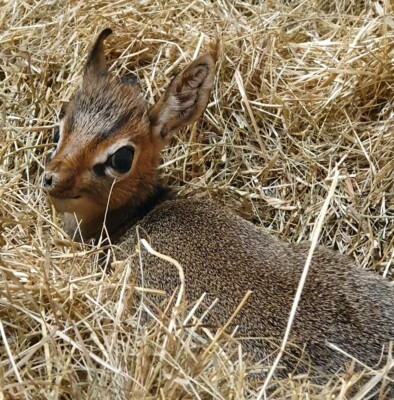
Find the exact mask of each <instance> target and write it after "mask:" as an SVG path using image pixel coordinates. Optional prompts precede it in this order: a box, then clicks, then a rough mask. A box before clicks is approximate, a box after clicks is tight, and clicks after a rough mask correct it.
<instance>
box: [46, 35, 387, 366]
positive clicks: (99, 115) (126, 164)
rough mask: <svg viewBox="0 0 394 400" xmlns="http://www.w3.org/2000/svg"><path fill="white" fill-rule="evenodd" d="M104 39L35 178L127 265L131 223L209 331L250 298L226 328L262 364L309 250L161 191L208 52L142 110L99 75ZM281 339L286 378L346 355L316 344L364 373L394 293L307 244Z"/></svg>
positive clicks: (208, 77)
mask: <svg viewBox="0 0 394 400" xmlns="http://www.w3.org/2000/svg"><path fill="white" fill-rule="evenodd" d="M110 33H111V31H110V30H109V29H107V30H104V31H103V32H102V33H101V34H100V36H99V37H98V39H97V41H96V42H95V44H94V46H93V48H92V50H91V52H90V55H89V57H88V61H87V64H86V67H85V70H84V76H83V81H82V84H81V86H80V88H79V89H78V91H77V92H76V93H75V95H74V97H73V99H72V100H71V102H70V104H69V105H68V106H67V108H66V110H65V113H64V116H63V117H62V119H61V121H60V127H59V133H58V134H57V135H56V137H55V139H56V140H57V141H58V143H57V150H56V154H55V156H54V158H53V159H52V161H51V162H50V163H49V165H48V166H47V171H46V176H45V186H46V188H47V190H48V192H49V194H50V196H51V198H52V201H53V203H54V205H55V207H56V208H57V210H58V211H60V212H63V213H64V215H65V223H66V226H67V227H68V230H69V231H70V232H71V233H73V231H74V230H75V228H76V224H75V218H74V217H73V216H72V215H75V216H76V220H77V221H78V223H80V225H79V230H80V233H81V237H82V238H83V240H88V239H90V238H97V237H98V236H99V235H100V233H101V231H102V226H103V223H104V219H105V216H106V220H105V225H106V228H107V232H108V234H109V236H110V238H111V239H112V241H113V242H117V244H118V245H119V246H120V248H122V249H123V254H125V255H126V256H127V255H131V254H133V252H134V249H135V246H136V244H137V234H136V227H137V226H139V227H140V229H139V232H140V234H141V235H142V236H143V237H145V238H147V239H148V240H149V241H150V243H151V245H152V247H153V248H154V249H156V250H157V251H159V252H161V253H164V254H168V255H170V256H171V257H172V258H175V259H176V260H178V261H179V263H180V264H181V266H182V268H183V270H184V273H185V293H186V299H187V301H188V302H193V301H195V300H197V299H199V298H200V296H201V295H202V294H203V293H205V292H206V293H207V297H206V303H207V304H209V303H210V302H211V301H212V300H214V299H216V298H218V299H219V301H218V303H217V305H216V306H215V307H214V308H213V310H212V312H211V313H210V317H209V320H207V322H209V323H212V324H215V325H216V326H218V327H219V326H220V325H221V324H224V323H225V322H226V321H227V320H228V318H229V317H230V315H231V314H232V313H233V312H234V310H235V309H236V308H237V306H238V305H239V303H240V301H241V300H242V299H243V297H244V295H245V293H246V292H247V291H248V290H251V291H252V294H251V296H250V297H249V298H248V300H247V302H246V304H245V305H244V307H243V308H242V310H241V311H240V313H239V314H238V315H237V317H236V319H235V321H234V324H239V330H238V333H239V336H245V337H248V338H250V337H257V338H260V340H253V339H247V340H244V341H243V343H244V347H245V349H246V350H248V351H249V352H250V353H251V354H253V355H255V356H256V357H258V358H262V357H266V356H268V355H270V354H271V352H272V351H274V350H275V349H276V347H275V346H274V345H273V344H272V343H273V342H275V340H279V339H281V338H282V337H283V334H284V331H285V327H286V324H287V320H288V316H289V312H290V309H291V305H292V303H293V300H294V296H295V293H296V289H297V286H298V283H299V280H300V276H301V272H302V270H303V267H304V264H305V261H306V257H307V253H308V250H309V245H291V244H287V243H283V242H280V241H277V240H275V239H273V238H272V237H270V236H267V235H265V234H263V233H262V232H261V231H260V230H259V229H258V228H257V227H255V226H254V225H252V224H251V223H249V222H247V221H244V220H242V219H241V218H239V217H236V216H234V215H233V214H231V213H230V212H228V211H226V210H225V209H223V208H222V207H220V206H218V205H216V204H215V203H214V202H212V201H209V200H193V199H177V198H176V197H175V198H174V197H172V196H171V195H170V194H169V193H168V192H167V191H166V190H165V189H163V188H161V186H160V182H159V180H158V172H157V166H158V164H159V161H160V152H161V149H162V148H163V146H165V144H166V143H168V142H169V140H170V139H171V137H172V135H173V133H174V132H175V131H177V130H178V129H179V128H181V127H182V126H185V125H187V124H189V123H191V122H193V121H195V120H196V119H197V118H198V117H199V116H200V115H201V114H202V113H203V111H204V109H205V107H206V105H207V102H208V98H209V94H210V90H211V87H212V84H213V81H214V69H215V60H214V55H212V54H210V53H207V54H204V55H202V56H201V57H199V58H198V59H196V60H195V61H193V62H192V63H191V64H190V65H188V66H187V67H186V68H185V69H184V70H183V71H181V72H180V73H179V74H178V75H177V76H176V77H175V78H174V79H173V81H172V82H171V84H170V85H169V87H168V89H167V91H166V92H165V94H164V95H163V97H162V98H161V99H160V100H159V102H158V103H157V104H156V105H154V106H153V107H150V106H149V105H148V104H147V102H146V101H145V100H144V98H143V96H142V94H141V92H140V88H139V86H138V85H136V84H133V83H123V82H121V81H120V80H118V79H115V78H114V77H112V76H111V75H110V74H109V73H108V72H107V69H106V65H105V57H104V53H103V41H104V40H105V38H106V37H107V36H108V35H109V34H110ZM137 272H138V268H136V273H137ZM179 283H180V282H179V276H178V273H177V271H176V269H175V268H171V267H170V266H169V265H168V264H166V263H165V262H164V261H162V260H159V259H157V258H154V257H153V256H150V255H146V257H145V262H144V284H145V286H146V287H149V288H156V289H162V290H164V291H166V292H167V293H168V294H171V293H172V292H173V291H174V290H175V289H176V288H177V287H178V286H179ZM291 332H292V333H291V340H290V342H291V343H293V344H295V346H289V348H288V352H287V353H286V354H285V355H284V356H283V359H282V361H283V364H284V366H285V367H287V369H286V370H285V372H286V373H288V372H292V369H291V368H292V367H293V366H294V365H296V364H297V362H298V360H297V357H298V356H299V355H300V354H301V352H302V351H303V350H306V354H307V357H306V360H308V359H309V360H310V361H311V362H312V363H311V364H312V365H313V366H314V367H316V368H317V369H318V370H320V371H323V372H328V371H335V370H338V369H340V368H342V367H343V366H344V363H345V361H346V358H345V357H344V356H342V355H341V354H340V353H339V352H336V351H333V350H331V349H330V348H329V347H328V345H327V342H331V343H333V344H335V345H336V346H338V347H339V348H341V349H342V350H344V351H346V352H348V353H350V354H351V355H352V356H354V357H355V358H357V359H358V360H360V361H362V362H363V363H365V364H367V365H368V366H370V367H374V366H375V365H376V364H377V363H378V362H379V360H380V357H381V355H382V354H384V353H385V351H386V352H387V345H388V343H389V341H390V340H392V339H394V287H392V286H390V285H389V282H387V281H385V280H383V279H382V278H380V277H379V276H375V275H373V274H371V273H368V272H366V271H363V270H360V269H357V268H356V267H355V266H354V265H353V262H352V261H351V259H350V258H349V257H347V256H343V255H340V254H338V253H336V252H334V251H331V250H329V249H327V248H324V247H318V248H317V249H316V251H315V254H314V257H313V261H312V265H311V269H310V272H309V275H308V278H307V281H306V284H305V287H304V290H303V295H302V297H301V301H300V304H299V308H298V311H297V314H296V318H295V322H294V325H293V328H292V331H291ZM262 338H266V339H267V340H263V339H262ZM277 343H278V342H277ZM308 357H309V358H308Z"/></svg>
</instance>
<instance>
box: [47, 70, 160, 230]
mask: <svg viewBox="0 0 394 400" xmlns="http://www.w3.org/2000/svg"><path fill="white" fill-rule="evenodd" d="M121 141H124V142H127V143H132V145H133V148H134V150H135V153H134V160H133V166H132V169H131V171H130V172H129V173H127V174H125V177H122V176H121V177H120V179H119V180H117V181H116V182H115V183H114V179H113V178H111V177H107V176H104V177H103V176H97V174H95V172H94V171H93V166H94V165H95V164H96V163H95V159H96V158H97V155H99V154H103V153H104V154H105V151H106V149H108V148H109V147H110V146H113V145H116V143H119V142H121ZM160 150H161V145H160V143H159V142H158V141H155V138H154V137H153V136H152V135H151V134H150V131H149V121H148V114H147V105H146V104H145V101H144V100H143V98H142V96H141V94H140V92H139V89H138V88H137V87H135V86H129V85H127V84H122V83H120V82H118V81H116V80H114V79H113V78H112V77H111V76H109V75H101V76H94V75H88V76H85V78H84V81H83V85H82V87H81V88H80V89H79V90H78V92H77V93H76V94H75V96H74V98H73V100H72V102H71V104H70V105H69V107H68V108H67V110H66V114H65V117H64V119H63V120H62V132H61V141H60V143H59V148H58V151H57V154H56V155H55V157H54V158H53V160H52V161H51V162H50V164H49V165H48V167H47V172H49V173H54V174H55V175H54V176H55V178H54V179H55V184H54V187H53V188H52V190H51V191H50V194H51V196H52V197H53V198H54V204H55V206H56V207H57V208H58V209H59V211H62V212H64V211H67V212H75V213H76V214H77V218H78V219H82V221H83V224H85V225H86V224H88V223H90V220H95V219H97V217H98V216H99V215H103V214H104V212H105V209H106V207H107V204H108V209H109V210H111V209H115V208H118V207H120V206H122V205H123V204H124V203H125V202H132V203H135V205H136V206H138V205H139V204H141V202H143V201H144V199H145V198H146V196H147V195H148V194H149V193H150V192H151V190H152V188H153V186H154V185H155V183H156V179H157V172H156V168H157V164H158V162H159V159H160ZM111 189H112V192H111ZM110 192H111V196H110ZM79 196H80V197H81V198H80V199H68V198H72V197H79ZM58 198H61V200H59V199H58ZM92 207H93V208H92ZM93 210H94V212H93ZM90 211H91V212H92V215H89V213H90ZM101 222H102V221H101Z"/></svg>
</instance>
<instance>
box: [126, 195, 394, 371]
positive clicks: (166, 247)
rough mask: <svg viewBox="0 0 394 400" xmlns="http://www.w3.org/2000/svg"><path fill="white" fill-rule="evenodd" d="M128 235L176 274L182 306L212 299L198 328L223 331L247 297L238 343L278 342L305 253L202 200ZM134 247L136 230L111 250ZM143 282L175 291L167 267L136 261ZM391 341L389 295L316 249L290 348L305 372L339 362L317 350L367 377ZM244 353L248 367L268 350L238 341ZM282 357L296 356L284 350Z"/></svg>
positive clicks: (174, 208) (393, 309) (172, 204)
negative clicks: (355, 362) (354, 364)
mask: <svg viewBox="0 0 394 400" xmlns="http://www.w3.org/2000/svg"><path fill="white" fill-rule="evenodd" d="M138 225H139V227H140V228H141V229H139V232H140V233H141V232H145V233H141V235H142V237H144V236H145V234H146V235H148V236H147V238H149V240H150V243H151V245H152V246H153V248H154V249H155V250H157V251H159V252H162V253H163V254H167V255H170V256H171V257H173V258H175V259H177V260H178V261H179V262H180V264H181V265H182V267H183V269H184V273H185V277H186V297H187V301H188V302H193V301H195V300H197V299H198V298H199V297H200V296H201V295H202V294H203V293H204V292H206V293H207V295H208V296H207V298H206V303H207V304H209V303H210V302H211V301H213V300H214V299H215V298H219V302H218V304H217V305H216V306H215V308H214V309H213V313H212V315H211V317H210V320H209V321H207V322H211V323H212V322H213V323H216V324H217V325H218V326H219V324H224V323H225V322H226V321H227V319H228V318H229V317H230V315H231V313H232V312H233V311H234V310H235V309H236V307H237V306H238V304H239V303H240V301H241V300H242V298H243V296H244V295H245V293H246V291H247V290H248V289H250V290H252V291H253V294H252V295H251V297H250V298H249V300H248V302H247V304H246V305H245V307H244V308H243V310H242V311H241V313H240V314H239V316H238V317H237V318H236V320H235V321H234V323H235V324H239V325H240V329H239V334H240V335H241V336H248V337H251V336H252V337H253V336H256V337H270V338H276V339H278V340H280V339H281V338H282V337H283V334H284V330H285V327H286V324H287V320H288V316H289V312H290V308H291V305H292V302H293V299H294V295H295V292H296V289H297V285H298V283H299V279H300V276H301V273H302V270H303V267H304V264H305V261H306V257H307V254H308V251H309V247H310V245H309V244H301V245H290V244H287V243H283V242H280V241H277V240H275V239H273V238H272V237H270V236H268V235H266V234H264V233H263V232H262V231H261V230H259V229H258V228H257V227H255V226H254V225H252V224H251V223H249V222H247V221H244V220H242V219H241V218H239V217H237V216H235V215H233V214H231V213H230V212H228V211H225V210H224V209H223V208H221V207H219V206H218V205H216V204H215V203H213V202H212V201H207V200H188V199H182V200H181V199H179V200H170V201H165V202H163V203H162V204H160V205H158V206H157V207H156V208H154V209H153V210H152V211H151V212H150V213H149V214H148V215H147V216H145V217H144V218H143V219H142V220H141V221H140V222H139V223H138ZM136 244H137V234H136V227H132V228H130V230H129V231H128V232H127V233H126V234H125V235H124V237H123V239H122V240H121V243H120V247H121V248H122V249H123V250H124V251H125V252H126V253H128V254H130V253H132V252H133V251H134V249H135V246H136ZM144 281H145V286H146V287H150V288H156V289H162V290H164V291H166V292H167V293H169V294H171V293H172V292H173V291H174V290H175V289H176V288H177V286H178V285H179V283H180V281H179V276H178V273H177V270H176V269H175V268H174V267H173V266H171V265H169V264H166V263H165V262H164V261H162V260H159V259H158V258H156V257H153V256H151V255H149V254H145V255H144ZM393 338H394V287H392V286H389V283H388V282H386V281H384V280H383V279H381V277H379V276H375V275H373V274H371V273H368V272H367V271H364V270H361V269H359V268H356V267H355V266H354V264H353V262H352V260H351V258H350V257H348V256H344V255H341V254H338V253H337V252H334V251H331V250H329V249H327V248H324V247H318V248H317V249H316V251H315V255H314V257H313V261H312V266H311V269H310V272H309V276H308V279H307V282H306V285H305V287H304V291H303V295H302V298H301V303H300V305H299V309H298V312H297V316H296V319H295V322H294V325H293V329H292V334H291V342H293V343H295V344H297V345H299V346H301V347H302V346H303V345H304V344H305V345H306V350H307V353H308V355H309V357H310V360H311V361H312V364H313V365H314V366H315V367H317V368H318V369H319V370H320V371H322V372H333V371H336V370H338V369H339V368H341V367H342V366H343V365H344V362H345V361H346V359H345V358H344V357H343V356H341V355H340V354H339V353H338V352H335V351H333V350H331V349H329V348H328V347H327V345H326V343H325V341H326V340H327V341H329V342H332V343H334V344H336V345H337V346H338V347H340V348H341V349H343V350H345V351H347V352H349V353H350V354H351V355H353V356H354V357H356V358H357V359H359V360H360V361H362V362H364V363H366V364H367V365H369V366H371V367H373V366H374V365H375V364H376V363H378V361H379V359H380V357H381V353H382V346H383V345H387V344H388V341H389V340H390V339H393ZM244 346H245V348H246V349H247V350H248V351H249V352H251V353H252V354H255V355H256V356H257V357H258V358H261V357H265V356H267V355H268V354H269V353H270V352H271V351H272V350H273V348H271V346H270V345H269V344H268V342H267V341H262V340H260V341H258V340H245V341H244ZM289 351H290V353H292V354H294V355H295V356H298V355H299V351H297V350H296V349H295V348H294V347H290V348H289ZM386 351H387V347H386ZM282 361H283V364H284V365H286V366H287V367H289V368H293V367H294V366H295V364H296V363H297V360H296V359H295V358H293V357H292V356H291V355H289V354H288V355H285V356H284V357H283V360H282ZM287 372H291V369H289V370H288V371H287Z"/></svg>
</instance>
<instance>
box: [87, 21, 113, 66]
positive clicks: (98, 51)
mask: <svg viewBox="0 0 394 400" xmlns="http://www.w3.org/2000/svg"><path fill="white" fill-rule="evenodd" d="M111 33H112V29H110V28H106V29H104V30H103V31H101V33H100V34H99V35H98V37H97V39H96V41H95V42H94V44H93V46H92V49H91V50H90V53H89V56H88V59H87V61H86V65H85V73H87V72H93V73H96V74H100V73H105V72H106V71H107V67H106V63H105V55H104V40H105V39H106V38H107V37H108V36H109V35H111Z"/></svg>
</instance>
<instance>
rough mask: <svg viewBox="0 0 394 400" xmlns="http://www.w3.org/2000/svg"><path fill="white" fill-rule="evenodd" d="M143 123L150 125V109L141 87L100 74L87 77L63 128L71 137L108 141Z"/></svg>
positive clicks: (65, 119) (75, 97)
mask: <svg viewBox="0 0 394 400" xmlns="http://www.w3.org/2000/svg"><path fill="white" fill-rule="evenodd" d="M144 123H148V116H147V106H146V102H145V100H144V99H143V97H142V94H141V91H140V89H139V87H138V86H132V85H128V84H124V83H121V82H120V81H118V80H116V79H114V78H112V77H111V76H110V75H101V76H94V77H85V78H84V80H83V83H82V86H81V87H80V88H79V89H78V91H77V92H76V93H75V95H74V97H73V99H72V101H71V103H70V106H69V109H68V110H67V112H66V115H65V118H64V122H63V125H64V127H65V128H66V131H67V132H68V133H70V134H76V135H78V136H85V137H86V136H88V137H89V138H93V137H94V138H97V139H99V140H105V139H107V138H110V137H112V136H114V135H115V134H116V133H118V132H119V131H122V130H123V129H124V128H127V127H130V128H133V127H137V126H138V127H139V128H141V124H142V125H143V124H144Z"/></svg>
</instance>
